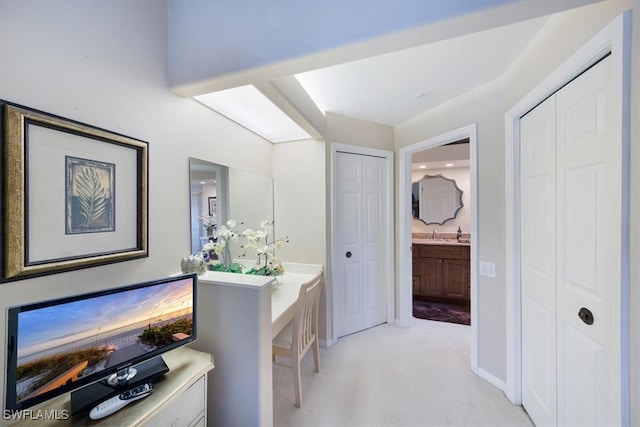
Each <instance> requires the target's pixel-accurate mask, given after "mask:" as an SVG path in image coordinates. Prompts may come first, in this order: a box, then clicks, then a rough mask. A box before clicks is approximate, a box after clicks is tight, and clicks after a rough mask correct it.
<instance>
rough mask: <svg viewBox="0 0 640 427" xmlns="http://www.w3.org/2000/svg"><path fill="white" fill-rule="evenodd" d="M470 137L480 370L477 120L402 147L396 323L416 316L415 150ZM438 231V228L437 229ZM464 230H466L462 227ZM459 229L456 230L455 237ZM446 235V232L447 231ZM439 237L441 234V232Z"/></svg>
mask: <svg viewBox="0 0 640 427" xmlns="http://www.w3.org/2000/svg"><path fill="white" fill-rule="evenodd" d="M461 140H468V143H469V192H468V193H469V207H470V213H472V215H470V226H469V229H468V230H466V233H468V234H469V237H470V243H469V258H470V285H471V286H470V290H469V301H470V304H469V307H470V321H471V342H470V345H469V346H470V353H471V363H470V365H471V369H472V371H473V372H475V373H477V372H478V363H477V331H478V320H477V272H478V268H477V265H478V262H477V253H478V249H477V248H478V241H477V240H478V239H474V236H477V235H478V233H477V231H478V221H477V212H478V209H477V205H478V202H477V156H476V152H477V148H476V147H477V138H476V124H472V125H469V126H465V127H462V128H459V129H456V130H453V131H451V132H448V133H445V134H442V135H439V136H436V137H433V138H430V139H427V140H424V141H421V142H417V143H415V144H412V145H409V146H407V147H402V148H401V149H400V150H399V172H398V176H399V180H398V185H399V189H400V191H399V192H398V203H399V208H398V223H399V229H398V259H399V262H398V264H397V265H398V269H399V271H398V278H399V290H398V301H397V308H398V311H397V316H396V318H397V323H398V324H399V325H402V326H405V327H409V326H410V325H411V322H412V317H413V271H412V269H413V262H412V243H413V242H412V227H413V204H412V182H413V181H412V160H413V155H414V154H415V153H419V152H421V151H425V150H428V149H431V148H434V147H439V146H443V145H445V144H449V143H453V142H458V141H461ZM436 231H437V230H436ZM462 232H463V233H465V230H462ZM456 234H457V229H456V230H455V232H454V238H456ZM445 236H447V235H445ZM438 237H439V236H438Z"/></svg>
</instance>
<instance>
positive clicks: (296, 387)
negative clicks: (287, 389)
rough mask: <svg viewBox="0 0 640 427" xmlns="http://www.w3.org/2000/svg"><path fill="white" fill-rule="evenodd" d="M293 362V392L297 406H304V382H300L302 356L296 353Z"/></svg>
mask: <svg viewBox="0 0 640 427" xmlns="http://www.w3.org/2000/svg"><path fill="white" fill-rule="evenodd" d="M292 356H293V355H292ZM291 362H292V365H293V392H294V394H295V398H296V408H302V384H301V382H300V357H299V356H298V355H295V356H294V357H292V359H291Z"/></svg>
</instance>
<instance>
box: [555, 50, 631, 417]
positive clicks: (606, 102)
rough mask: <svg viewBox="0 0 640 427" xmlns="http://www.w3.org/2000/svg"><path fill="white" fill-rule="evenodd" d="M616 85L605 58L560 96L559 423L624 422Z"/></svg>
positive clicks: (620, 208) (558, 106)
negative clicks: (621, 416) (613, 86)
mask: <svg viewBox="0 0 640 427" xmlns="http://www.w3.org/2000/svg"><path fill="white" fill-rule="evenodd" d="M612 83H613V78H612V70H611V60H610V59H604V60H602V61H601V62H599V63H598V64H597V65H595V66H594V67H592V68H591V69H590V70H588V71H587V72H585V73H584V74H583V75H581V76H580V77H579V78H577V79H575V80H574V81H572V82H571V83H570V84H569V85H567V86H566V87H565V88H563V90H561V91H560V92H558V94H557V96H556V97H557V100H556V104H557V107H556V108H557V133H556V135H557V141H556V148H557V151H556V153H557V154H556V156H557V160H556V163H557V169H556V170H557V172H556V173H557V191H558V192H557V224H558V233H557V238H558V241H557V248H558V258H557V259H558V261H557V265H558V272H557V300H558V322H557V336H558V343H559V344H558V378H559V381H558V424H559V425H620V415H621V414H620V411H621V408H620V399H621V394H620V393H621V390H620V386H621V383H620V381H621V378H620V352H621V349H620V288H621V286H620V285H621V283H620V282H621V277H622V275H621V262H622V242H621V238H622V222H621V221H622V188H623V185H622V175H621V169H622V167H621V166H622V144H621V140H620V138H619V137H618V138H616V135H618V134H619V129H614V128H615V123H616V120H615V113H616V108H615V106H616V102H614V96H613V93H614V92H615V91H614V90H613V89H612ZM620 104H621V103H617V105H620ZM579 313H582V314H580V315H579ZM580 316H581V317H582V318H581V317H580ZM589 317H592V318H591V319H589Z"/></svg>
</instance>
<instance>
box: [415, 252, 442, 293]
mask: <svg viewBox="0 0 640 427" xmlns="http://www.w3.org/2000/svg"><path fill="white" fill-rule="evenodd" d="M441 264H442V260H441V259H438V258H421V259H420V260H419V270H420V296H423V297H442V296H443V287H442V269H441Z"/></svg>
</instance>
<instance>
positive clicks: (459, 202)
mask: <svg viewBox="0 0 640 427" xmlns="http://www.w3.org/2000/svg"><path fill="white" fill-rule="evenodd" d="M425 179H442V180H444V181H448V182H450V183H451V184H453V188H454V191H455V192H456V193H457V194H456V195H455V196H454V197H455V199H456V201H457V208H455V210H454V211H453V212H452V213H451V215H452V216H451V217H449V218H445V219H443V220H442V222H437V221H435V220H434V221H432V222H427V220H425V219H423V218H420V208H418V216H414V218H415V219H418V220H420V221H422V222H423V223H425V224H426V225H433V224H437V225H444V224H445V223H446V222H447V221H450V220H452V219H455V218H456V217H457V216H458V212H460V210H461V209H462V208H463V207H464V203H463V202H462V195H463V194H464V191H462V189H460V187H458V184H457V183H456V180H455V179H453V178H447V177H444V176H443V175H442V174H437V175H428V174H427V175H425V176H423V177H422V178H420V179H419V180H418V181H417V182H416V183H417V184H419V183H420V182H421V181H422V180H425ZM419 196H420V195H419ZM417 202H418V206H419V203H420V197H418V201H417ZM412 212H414V210H413V209H412Z"/></svg>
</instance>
